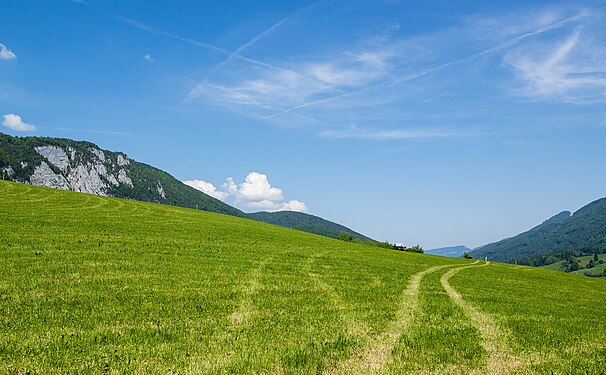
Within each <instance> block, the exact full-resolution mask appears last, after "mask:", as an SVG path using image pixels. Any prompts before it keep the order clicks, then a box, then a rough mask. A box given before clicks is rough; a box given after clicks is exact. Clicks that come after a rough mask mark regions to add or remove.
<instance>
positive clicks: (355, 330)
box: [305, 251, 368, 337]
mask: <svg viewBox="0 0 606 375" xmlns="http://www.w3.org/2000/svg"><path fill="white" fill-rule="evenodd" d="M327 253H328V251H323V252H321V253H315V254H314V255H312V256H311V257H310V258H309V259H308V261H307V263H306V265H305V269H306V270H307V274H308V275H309V277H310V278H311V279H312V280H313V281H314V283H315V284H316V286H317V287H318V289H319V290H321V291H322V292H324V293H326V295H327V296H328V297H329V298H330V301H331V303H332V306H333V308H334V309H335V310H337V311H338V312H339V317H340V319H341V321H342V322H343V323H344V324H345V328H346V331H347V335H348V336H353V337H366V336H367V335H368V327H367V326H366V324H364V323H363V322H359V321H357V320H356V318H355V315H354V314H352V312H351V309H350V306H349V305H348V304H347V302H345V301H344V300H343V298H341V296H340V295H339V294H338V293H337V291H336V290H335V288H333V287H332V286H331V285H330V284H328V283H326V282H325V281H324V280H322V275H320V274H317V273H313V272H312V271H311V266H312V264H313V263H314V262H315V260H316V259H317V258H319V257H321V256H323V255H324V254H327Z"/></svg>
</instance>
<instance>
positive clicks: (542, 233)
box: [471, 198, 606, 264]
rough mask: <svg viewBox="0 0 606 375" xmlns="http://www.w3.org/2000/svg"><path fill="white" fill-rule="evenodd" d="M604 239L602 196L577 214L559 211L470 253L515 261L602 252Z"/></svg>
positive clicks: (605, 223)
mask: <svg viewBox="0 0 606 375" xmlns="http://www.w3.org/2000/svg"><path fill="white" fill-rule="evenodd" d="M605 241H606V198H602V199H598V200H596V201H594V202H592V203H590V204H588V205H586V206H584V207H583V208H581V209H579V210H578V211H576V212H575V213H574V214H571V213H570V212H569V211H564V212H560V213H559V214H557V215H555V216H553V217H552V218H550V219H549V220H546V221H545V222H543V223H542V224H540V225H538V226H536V227H534V228H532V229H530V230H529V231H527V232H524V233H521V234H519V235H517V236H515V237H511V238H507V239H504V240H501V241H499V242H495V243H492V244H488V245H486V246H484V247H482V248H480V249H477V250H474V251H473V252H472V253H471V254H472V255H473V256H474V257H475V258H484V257H488V259H491V260H495V261H502V262H513V261H519V260H525V259H529V258H533V257H541V256H545V255H549V254H561V253H566V252H570V251H575V250H580V251H585V252H600V253H601V252H603V250H604V249H603V247H604V246H603V245H604V242H605ZM529 264H531V263H529Z"/></svg>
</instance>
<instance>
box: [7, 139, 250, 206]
mask: <svg viewBox="0 0 606 375" xmlns="http://www.w3.org/2000/svg"><path fill="white" fill-rule="evenodd" d="M0 172H1V173H2V178H3V179H5V180H11V181H15V182H22V183H27V184H32V185H38V186H46V187H50V188H56V189H63V190H72V191H77V192H82V193H89V194H96V195H103V196H114V197H120V198H130V199H137V200H142V201H147V202H157V203H165V204H172V205H178V206H184V207H192V208H198V209H202V210H206V211H213V212H219V213H225V214H229V215H234V216H244V213H243V212H241V211H240V210H238V209H236V208H234V207H231V206H229V205H227V204H225V203H223V202H221V201H219V200H217V199H215V198H212V197H210V196H208V195H206V194H204V193H202V192H200V191H198V190H195V189H193V188H191V187H189V186H187V185H185V184H183V183H182V182H181V181H178V180H177V179H175V178H174V177H172V176H171V175H169V174H168V173H166V172H163V171H161V170H159V169H157V168H154V167H151V166H149V165H146V164H143V163H139V162H136V161H134V160H131V159H129V158H128V156H127V155H125V154H123V153H120V152H111V151H106V150H102V149H100V148H99V147H97V146H96V145H95V144H93V143H90V142H76V141H72V140H69V139H58V138H41V137H25V138H18V137H12V136H9V135H6V134H1V133H0Z"/></svg>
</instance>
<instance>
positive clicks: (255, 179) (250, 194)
mask: <svg viewBox="0 0 606 375" xmlns="http://www.w3.org/2000/svg"><path fill="white" fill-rule="evenodd" d="M223 187H225V188H226V189H227V191H228V192H229V194H230V195H232V196H234V197H235V198H236V200H237V201H242V202H259V201H264V200H268V201H272V202H273V201H280V200H282V199H284V198H283V196H282V189H279V188H276V187H273V186H271V184H270V183H269V180H268V179H267V175H264V174H262V173H257V172H251V173H249V174H248V175H247V176H246V179H245V180H244V182H243V183H241V184H239V185H237V184H236V183H235V182H234V179H233V178H231V177H229V178H228V179H227V180H226V181H225V183H224V184H223Z"/></svg>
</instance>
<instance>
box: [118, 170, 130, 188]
mask: <svg viewBox="0 0 606 375" xmlns="http://www.w3.org/2000/svg"><path fill="white" fill-rule="evenodd" d="M118 181H120V182H121V183H123V184H125V185H128V186H130V187H133V181H132V180H131V179H130V178H129V177H128V176H127V175H126V171H125V170H124V169H120V172H118Z"/></svg>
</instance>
